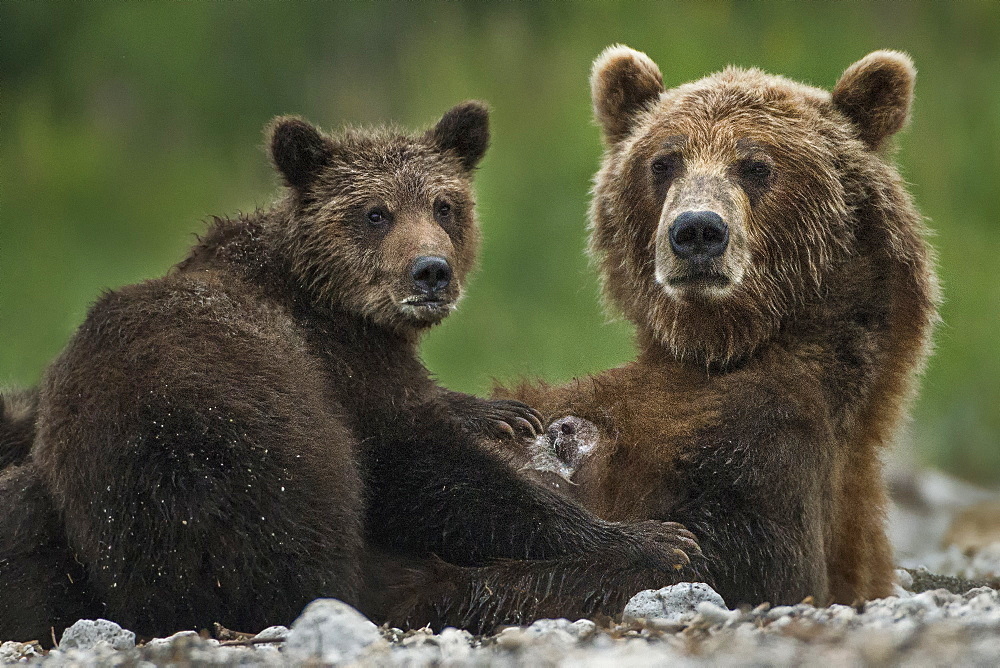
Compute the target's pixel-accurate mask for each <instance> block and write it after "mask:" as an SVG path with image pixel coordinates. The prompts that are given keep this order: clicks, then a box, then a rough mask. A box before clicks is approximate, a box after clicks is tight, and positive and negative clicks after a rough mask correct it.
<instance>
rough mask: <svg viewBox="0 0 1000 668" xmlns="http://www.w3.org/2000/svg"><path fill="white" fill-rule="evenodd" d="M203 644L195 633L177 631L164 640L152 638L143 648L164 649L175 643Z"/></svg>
mask: <svg viewBox="0 0 1000 668" xmlns="http://www.w3.org/2000/svg"><path fill="white" fill-rule="evenodd" d="M199 641H200V642H204V641H203V640H202V638H201V636H199V635H198V633H197V632H195V631H178V632H177V633H175V634H174V635H172V636H167V637H166V638H153V639H152V640H150V641H149V642H148V643H146V644H145V645H144V646H143V647H145V648H149V649H155V650H159V649H163V648H166V647H171V646H172V645H174V644H175V643H181V642H184V643H189V642H199Z"/></svg>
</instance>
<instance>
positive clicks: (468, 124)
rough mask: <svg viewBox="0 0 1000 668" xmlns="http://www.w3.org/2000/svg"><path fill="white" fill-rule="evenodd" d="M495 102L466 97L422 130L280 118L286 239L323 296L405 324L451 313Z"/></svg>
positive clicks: (301, 275) (473, 226)
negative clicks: (323, 125)
mask: <svg viewBox="0 0 1000 668" xmlns="http://www.w3.org/2000/svg"><path fill="white" fill-rule="evenodd" d="M487 119H488V117H487V112H486V109H485V108H484V107H483V106H482V105H480V104H478V103H465V104H463V105H459V106H458V107H455V108H454V109H452V110H451V111H449V112H448V113H447V114H446V115H445V116H444V117H443V118H442V119H441V120H440V121H439V122H438V124H437V125H436V126H435V127H434V128H432V129H431V130H429V131H428V132H426V133H424V134H423V135H416V136H407V135H402V134H399V133H392V132H389V131H348V132H346V133H344V134H343V135H342V136H340V137H337V138H331V137H328V136H326V135H323V134H321V133H320V132H319V131H317V130H316V129H315V128H313V127H312V126H311V125H309V124H307V123H305V122H304V121H301V120H299V119H291V118H285V119H278V120H277V121H275V122H274V123H273V124H272V130H271V140H270V143H271V154H272V158H273V160H274V162H275V165H276V166H277V168H278V170H279V171H280V172H281V174H282V175H283V176H284V178H285V180H286V182H287V184H288V186H289V187H290V188H291V191H292V197H291V207H292V208H291V213H290V217H289V220H288V222H287V226H286V229H285V230H284V237H283V238H284V244H285V247H286V249H287V251H288V256H289V257H290V258H291V262H292V268H291V269H292V272H293V274H294V275H295V276H296V278H297V279H298V280H299V282H300V283H301V284H302V286H303V287H304V288H306V289H307V290H308V291H309V292H310V293H311V294H313V295H314V297H315V298H317V299H318V300H320V301H321V302H325V303H327V304H329V305H331V306H336V307H339V308H344V309H346V310H348V311H350V312H354V313H358V314H360V315H363V316H364V317H367V318H369V319H371V320H373V321H375V322H377V323H380V324H383V325H386V326H390V327H393V328H397V329H411V330H412V329H422V328H425V327H428V326H430V325H433V324H436V323H437V322H440V321H441V319H443V318H444V317H445V316H446V315H448V313H450V312H451V311H452V310H453V309H454V308H455V306H456V304H457V303H458V301H459V299H460V297H461V295H462V289H463V287H464V285H465V281H466V279H467V276H468V273H469V271H470V270H471V269H472V266H473V263H474V260H475V256H476V251H477V248H478V243H479V230H478V226H477V222H476V218H475V212H474V207H475V202H474V200H473V195H472V187H471V181H472V172H473V170H474V168H475V166H476V164H477V163H478V162H479V160H480V159H481V157H482V155H483V153H484V152H485V150H486V145H487V142H488V139H489V131H488V126H487V123H488V120H487Z"/></svg>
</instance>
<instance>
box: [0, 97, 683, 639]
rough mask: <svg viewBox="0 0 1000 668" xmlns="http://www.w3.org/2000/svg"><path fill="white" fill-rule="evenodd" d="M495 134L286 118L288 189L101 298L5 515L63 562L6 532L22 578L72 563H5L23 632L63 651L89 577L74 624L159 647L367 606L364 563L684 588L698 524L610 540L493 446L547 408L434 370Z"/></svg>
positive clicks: (457, 127) (51, 398)
mask: <svg viewBox="0 0 1000 668" xmlns="http://www.w3.org/2000/svg"><path fill="white" fill-rule="evenodd" d="M487 122H488V119H487V112H486V110H485V108H484V107H483V106H482V105H480V104H478V103H466V104H463V105H459V106H457V107H455V108H454V109H452V110H451V111H449V112H448V113H447V114H446V115H445V116H444V117H443V118H442V119H441V120H440V121H439V122H438V123H437V125H436V126H434V127H433V128H432V129H431V130H429V131H428V132H426V133H425V134H421V135H415V136H413V135H404V134H401V133H397V132H390V131H349V132H346V133H344V134H343V135H341V136H337V137H330V136H327V135H324V134H322V133H320V132H319V131H318V130H316V129H315V128H314V127H313V126H311V125H309V124H308V123H306V122H304V121H302V120H299V119H294V118H283V119H278V120H277V121H276V122H275V123H274V124H273V125H272V127H271V130H270V138H269V146H270V151H271V157H272V159H273V161H274V164H275V166H276V167H277V169H278V171H279V172H280V173H281V175H282V176H283V178H284V180H285V182H286V183H287V185H288V189H287V193H286V195H285V196H284V197H283V198H282V199H281V200H280V201H279V202H278V203H276V204H275V205H274V207H273V208H271V209H268V210H265V211H258V212H256V213H254V214H251V215H247V216H242V217H240V218H237V219H217V220H216V221H215V223H214V225H213V226H212V227H211V229H210V230H209V232H208V234H207V235H206V236H205V237H204V238H203V239H201V240H200V241H199V243H198V244H196V245H195V246H194V248H193V249H192V250H191V252H190V254H189V255H188V257H187V259H185V260H184V261H183V262H181V263H180V264H179V265H178V266H177V267H176V269H175V270H174V271H172V272H171V273H170V274H168V275H167V276H166V277H163V278H159V279H154V280H150V281H146V282H144V283H140V284H137V285H132V286H128V287H125V288H121V289H119V290H114V291H111V292H108V293H107V294H105V295H104V296H103V297H101V299H99V300H98V301H97V303H96V304H95V305H94V306H93V307H92V308H91V310H90V312H89V314H88V316H87V318H86V320H85V322H84V323H83V325H81V327H80V329H79V330H78V331H77V333H76V334H75V336H74V337H73V338H72V340H71V341H70V343H69V345H68V347H67V348H66V350H65V351H64V352H63V353H62V355H61V356H60V357H59V358H58V359H57V360H56V361H55V362H54V363H53V364H52V366H51V367H50V368H49V370H48V371H47V373H46V375H45V377H44V379H43V381H42V384H41V388H40V394H39V400H38V407H37V433H36V436H35V440H34V445H33V448H32V451H31V457H30V461H29V462H28V463H26V464H24V465H23V466H17V467H12V468H10V469H8V470H7V471H6V472H5V473H4V474H3V475H4V478H5V481H6V482H9V483H10V484H9V485H6V486H5V487H4V489H6V490H7V492H6V493H7V494H8V498H11V499H14V500H15V501H18V502H19V503H20V504H21V506H20V507H19V508H11V507H10V505H9V504H8V505H7V506H6V507H5V509H4V512H5V513H7V519H8V520H10V518H12V517H14V516H15V514H16V513H28V514H34V517H35V519H36V520H37V522H36V524H37V525H40V526H44V527H46V529H45V531H42V532H40V535H39V536H38V537H37V541H43V542H44V543H45V545H38V544H33V543H32V536H30V535H25V534H23V533H22V534H21V535H19V536H16V537H9V538H8V537H5V538H4V539H3V542H0V564H2V563H5V560H6V563H9V562H11V560H12V559H14V560H16V558H18V557H19V556H21V557H23V556H24V555H30V554H38V553H39V552H45V553H48V554H51V555H54V556H53V559H54V560H55V561H56V562H59V563H56V564H55V565H54V566H52V568H50V569H48V570H47V571H45V572H40V571H39V570H38V569H35V570H31V569H29V568H24V569H21V570H17V569H14V568H11V567H9V566H3V567H2V568H3V569H4V570H0V590H2V592H3V593H2V594H0V599H2V600H0V636H3V637H4V639H7V638H9V637H15V636H12V633H14V632H16V633H18V634H28V635H27V636H26V637H27V638H32V637H38V636H37V635H32V634H35V633H44V634H46V635H47V634H48V631H49V628H48V624H49V623H51V620H45V619H44V615H45V613H46V611H49V610H54V611H56V612H55V613H53V614H57V615H59V616H60V619H59V620H58V623H67V622H71V621H72V619H73V616H74V611H72V610H71V611H67V610H66V609H65V608H66V607H67V605H69V604H67V603H66V601H64V600H63V599H61V598H59V597H63V596H66V592H65V591H64V589H65V583H64V582H63V581H62V578H64V577H65V576H66V572H65V571H64V570H60V569H63V568H64V566H66V564H69V565H70V566H72V565H73V564H76V563H79V564H81V565H82V569H78V570H82V571H83V573H71V574H69V576H68V578H67V579H70V580H72V581H73V582H76V583H77V584H78V586H77V587H76V588H75V589H74V591H73V592H72V594H73V596H76V597H77V598H79V600H80V603H79V607H78V608H76V611H75V614H78V615H79V614H86V615H99V616H101V617H106V618H108V619H112V620H114V621H117V622H119V623H121V624H122V625H124V626H126V627H128V628H130V629H133V630H135V631H136V632H138V633H140V634H143V635H161V634H167V633H172V632H174V631H177V630H178V629H186V628H201V627H205V626H207V625H209V624H210V623H212V622H220V623H222V624H223V625H225V626H227V627H229V628H235V629H240V630H248V631H252V630H256V629H260V628H263V627H265V626H268V625H271V624H279V623H288V622H290V621H291V620H292V619H294V618H295V616H296V615H297V614H298V613H299V611H300V610H301V609H302V607H303V606H304V605H305V604H306V603H307V602H309V601H310V600H312V599H313V598H316V597H318V596H332V597H337V598H340V599H343V600H344V601H347V602H350V603H355V604H357V602H358V601H360V600H361V599H362V587H363V582H362V569H363V564H362V561H363V559H362V556H361V550H362V548H363V547H364V548H366V549H370V550H372V551H376V552H379V553H383V554H390V555H399V556H401V557H414V558H427V557H430V556H432V555H436V556H437V557H440V558H441V559H446V560H448V561H449V562H452V563H457V564H460V565H468V566H477V565H483V564H485V563H487V562H488V560H492V559H548V558H553V557H557V556H560V555H566V554H580V553H587V552H589V551H595V552H596V553H598V554H609V555H612V554H613V555H615V557H616V558H618V559H621V560H622V561H623V562H625V563H633V564H638V566H636V567H637V568H638V567H640V566H641V567H645V568H658V569H661V570H669V569H671V568H672V567H673V566H674V565H675V564H676V563H678V561H679V560H681V559H683V560H685V561H686V560H687V559H688V557H687V554H686V553H685V551H689V552H691V553H692V554H696V553H697V546H696V545H695V544H694V543H693V541H691V540H690V534H688V533H687V532H686V531H684V530H683V529H682V528H680V527H678V526H676V525H673V524H671V523H662V522H640V523H635V524H628V525H621V524H617V523H612V522H607V521H604V520H600V519H598V518H596V517H595V516H593V515H591V514H590V513H589V512H587V511H586V510H584V509H583V508H582V507H581V506H579V505H578V504H577V503H576V502H575V501H572V500H570V499H568V498H566V497H565V496H563V495H560V494H558V493H556V492H554V491H550V490H549V489H548V488H546V487H544V486H542V485H535V484H532V483H531V482H530V481H529V480H527V479H526V478H524V477H521V476H519V475H517V474H516V472H515V471H514V470H513V469H512V468H511V467H510V466H509V465H508V463H507V462H506V461H505V460H504V459H503V458H502V457H500V456H497V455H495V454H492V453H491V452H488V451H487V450H485V449H483V448H480V447H478V445H479V444H480V442H481V441H482V440H483V439H484V438H485V437H489V436H497V435H502V434H504V433H507V434H509V435H513V434H514V433H515V432H519V433H521V434H525V435H534V434H535V433H536V432H537V431H540V430H541V424H540V423H539V422H538V417H537V414H535V413H534V412H533V411H532V410H531V409H529V408H528V407H527V406H525V405H523V404H520V403H519V402H516V401H510V400H496V401H485V400H480V399H476V398H474V397H470V396H467V395H462V394H458V393H454V392H449V391H446V390H445V389H443V388H441V387H440V386H438V385H437V384H435V383H434V382H433V380H432V379H431V377H430V376H429V374H428V372H427V370H426V369H425V368H424V366H423V365H422V363H421V362H420V359H419V357H418V354H417V343H418V340H419V337H420V334H421V333H422V332H423V331H425V330H426V329H428V328H429V327H430V326H432V325H434V324H436V323H438V322H439V321H440V320H441V319H442V318H444V317H445V316H446V315H447V314H448V313H449V312H450V311H451V310H452V309H453V308H454V306H455V304H456V302H457V301H458V298H459V296H460V294H461V290H462V288H463V286H464V284H465V281H466V277H467V274H468V272H469V270H470V269H471V268H472V265H473V260H474V256H475V252H476V246H477V242H478V237H479V234H478V228H477V224H476V220H475V216H474V211H473V199H472V192H471V179H472V174H473V171H474V169H475V167H476V165H477V163H478V162H479V160H480V158H481V157H482V156H483V153H484V151H485V150H486V145H487V142H488V126H487ZM14 475H17V476H19V478H18V479H17V480H14V481H12V480H10V479H9V477H10V476H14ZM47 504H48V505H47ZM53 518H56V519H55V521H56V522H58V521H61V522H62V525H63V526H58V525H56V528H52V527H53ZM63 527H64V528H63ZM63 530H64V532H65V533H64V538H63V544H62V549H63V550H64V552H63V553H61V555H60V553H59V552H58V549H56V548H58V545H56V546H55V547H52V546H50V545H49V543H51V542H52V541H54V540H56V538H58V536H59V535H60V532H61V531H63ZM58 542H59V541H56V543H58ZM66 554H70V555H72V559H70V560H64V561H65V563H63V562H62V561H60V559H61V558H62V557H63V556H65V555H66ZM18 577H22V578H24V579H25V580H27V582H24V581H18V580H17V579H16V578H18ZM9 578H13V580H11V579H9ZM53 578H55V579H56V580H58V581H59V584H58V586H56V582H55V581H54V580H53ZM32 587H41V588H43V589H44V588H45V587H48V588H49V589H48V590H46V591H48V594H47V595H48V596H49V597H50V599H49V600H43V601H42V604H41V605H40V608H41V611H40V612H39V611H37V610H30V611H25V610H24V609H23V608H22V607H20V606H19V605H18V601H16V600H12V598H11V597H14V596H17V597H20V596H21V594H20V592H21V591H22V590H23V589H25V588H27V589H29V590H31V589H32ZM32 591H33V590H32ZM79 592H85V595H84V594H79ZM45 595H46V594H45V592H43V594H40V597H42V598H44V596H45ZM25 620H28V621H30V622H31V623H34V624H35V625H36V626H40V627H41V628H37V629H36V628H28V627H27V622H26V621H25ZM12 629H13V631H12Z"/></svg>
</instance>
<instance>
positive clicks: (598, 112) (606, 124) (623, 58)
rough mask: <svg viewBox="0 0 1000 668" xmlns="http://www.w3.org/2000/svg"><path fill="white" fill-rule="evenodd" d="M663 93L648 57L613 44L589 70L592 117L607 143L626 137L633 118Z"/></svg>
mask: <svg viewBox="0 0 1000 668" xmlns="http://www.w3.org/2000/svg"><path fill="white" fill-rule="evenodd" d="M662 92H663V75H662V74H660V68H659V67H657V66H656V63H654V62H653V61H652V60H650V58H649V56H647V55H646V54H645V53H642V52H641V51H636V50H635V49H630V48H628V47H627V46H623V45H621V44H616V45H614V46H609V47H608V48H606V49H604V51H603V52H601V55H599V56H598V57H597V60H595V61H594V66H593V67H592V68H591V70H590V96H591V99H592V100H593V102H594V115H595V116H596V117H597V122H598V123H599V124H600V126H601V129H602V130H603V131H604V138H605V140H606V141H607V142H608V143H609V144H614V143H616V142H619V141H621V140H622V139H624V138H625V137H627V136H628V135H629V133H630V132H631V131H632V127H633V125H634V123H635V117H636V115H637V114H638V113H639V112H640V111H642V110H643V109H645V108H646V107H647V106H649V104H650V103H651V102H652V101H654V100H656V99H657V98H658V97H659V96H660V93H662Z"/></svg>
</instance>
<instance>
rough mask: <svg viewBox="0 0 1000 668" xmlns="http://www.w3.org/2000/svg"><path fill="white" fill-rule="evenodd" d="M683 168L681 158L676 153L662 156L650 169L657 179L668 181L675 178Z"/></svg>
mask: <svg viewBox="0 0 1000 668" xmlns="http://www.w3.org/2000/svg"><path fill="white" fill-rule="evenodd" d="M680 167H681V156H679V155H678V154H676V153H671V154H670V155H661V156H660V157H658V158H655V159H654V160H653V162H651V163H650V165H649V169H650V171H652V172H653V175H654V176H655V177H656V178H657V179H668V178H670V177H672V176H674V175H675V174H676V173H677V170H679V169H680Z"/></svg>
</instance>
